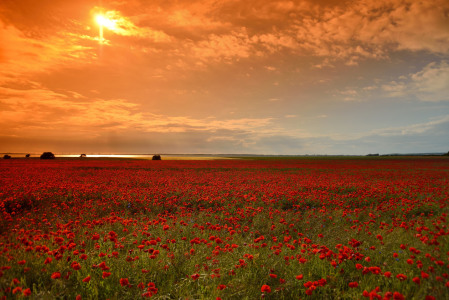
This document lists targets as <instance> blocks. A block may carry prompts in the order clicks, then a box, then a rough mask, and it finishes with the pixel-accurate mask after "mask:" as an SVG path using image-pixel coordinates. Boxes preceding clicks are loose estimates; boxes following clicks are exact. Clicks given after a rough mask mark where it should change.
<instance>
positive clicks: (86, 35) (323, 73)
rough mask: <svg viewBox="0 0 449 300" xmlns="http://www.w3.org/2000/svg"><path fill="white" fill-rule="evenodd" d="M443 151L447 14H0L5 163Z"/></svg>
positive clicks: (143, 7)
mask: <svg viewBox="0 0 449 300" xmlns="http://www.w3.org/2000/svg"><path fill="white" fill-rule="evenodd" d="M42 151H53V152H54V153H81V152H82V153H150V154H151V153H242V154H243V153H254V154H367V153H381V154H385V153H413V152H447V151H449V1H447V0H423V1H420V0H376V1H371V0H360V1H358V0H355V1H339V0H310V1H309V0H298V1H265V0H245V1H236V0H201V1H196V0H188V1H187V0H178V1H170V0H152V1H144V0H130V1H125V0H103V1H92V0H90V1H88V0H76V1H73V0H39V1H36V0H1V1H0V152H31V153H39V152H42Z"/></svg>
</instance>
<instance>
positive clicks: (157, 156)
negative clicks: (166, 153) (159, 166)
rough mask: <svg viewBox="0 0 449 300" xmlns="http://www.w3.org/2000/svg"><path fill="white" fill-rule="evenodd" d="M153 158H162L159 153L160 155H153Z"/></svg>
mask: <svg viewBox="0 0 449 300" xmlns="http://www.w3.org/2000/svg"><path fill="white" fill-rule="evenodd" d="M152 160H161V156H160V155H159V154H158V155H153V158H152Z"/></svg>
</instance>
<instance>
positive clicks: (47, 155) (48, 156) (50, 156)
mask: <svg viewBox="0 0 449 300" xmlns="http://www.w3.org/2000/svg"><path fill="white" fill-rule="evenodd" d="M41 159H55V155H54V154H53V153H51V152H44V153H42V154H41Z"/></svg>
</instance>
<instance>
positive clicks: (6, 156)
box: [3, 154, 11, 159]
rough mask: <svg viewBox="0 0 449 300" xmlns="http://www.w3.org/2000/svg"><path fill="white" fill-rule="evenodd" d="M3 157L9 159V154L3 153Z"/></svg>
mask: <svg viewBox="0 0 449 300" xmlns="http://www.w3.org/2000/svg"><path fill="white" fill-rule="evenodd" d="M3 159H11V155H8V154H5V155H3Z"/></svg>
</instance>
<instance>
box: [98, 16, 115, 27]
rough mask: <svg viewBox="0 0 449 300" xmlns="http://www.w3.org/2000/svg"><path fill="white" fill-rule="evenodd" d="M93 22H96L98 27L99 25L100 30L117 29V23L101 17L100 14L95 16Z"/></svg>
mask: <svg viewBox="0 0 449 300" xmlns="http://www.w3.org/2000/svg"><path fill="white" fill-rule="evenodd" d="M95 21H96V22H97V24H98V25H100V28H102V27H106V28H107V29H109V30H115V29H117V26H116V22H117V21H116V20H111V19H109V18H107V17H105V16H104V15H101V14H99V15H97V16H96V17H95Z"/></svg>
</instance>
